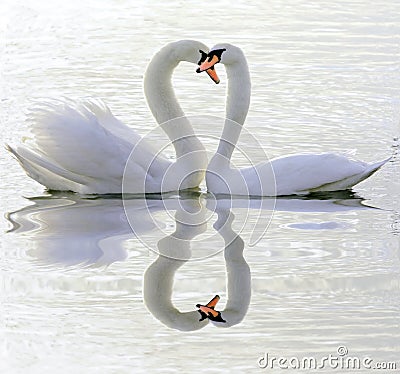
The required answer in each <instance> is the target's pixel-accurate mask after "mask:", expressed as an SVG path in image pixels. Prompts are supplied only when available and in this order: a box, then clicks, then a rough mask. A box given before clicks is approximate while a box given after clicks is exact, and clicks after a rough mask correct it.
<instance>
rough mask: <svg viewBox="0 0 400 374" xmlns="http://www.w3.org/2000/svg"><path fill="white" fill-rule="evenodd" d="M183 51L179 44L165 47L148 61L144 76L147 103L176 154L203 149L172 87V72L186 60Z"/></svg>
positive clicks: (178, 155)
mask: <svg viewBox="0 0 400 374" xmlns="http://www.w3.org/2000/svg"><path fill="white" fill-rule="evenodd" d="M180 52H181V51H180V48H179V45H176V44H172V45H167V46H166V47H164V48H162V49H161V50H160V51H159V52H158V53H157V54H156V55H155V56H154V57H153V59H152V60H151V62H150V63H149V65H148V67H147V70H146V73H145V77H144V92H145V96H146V99H147V103H148V106H149V108H150V110H151V112H152V114H153V116H154V118H155V119H156V121H157V123H158V124H160V125H162V129H163V130H164V131H165V133H166V134H167V136H168V137H169V139H170V140H171V142H172V144H173V146H174V148H175V151H176V154H177V157H180V156H182V155H184V154H187V153H189V152H191V151H194V150H203V149H204V148H203V146H202V145H201V143H200V141H199V140H198V139H197V137H196V136H195V134H194V131H193V127H192V125H191V123H190V121H189V120H188V119H187V118H186V117H185V116H184V112H183V110H182V108H181V107H180V105H179V103H178V101H177V99H176V96H175V93H174V89H173V87H172V82H171V79H172V74H173V72H174V70H175V68H176V67H177V66H178V64H179V62H181V61H184V60H185V56H184V55H183V52H182V53H180Z"/></svg>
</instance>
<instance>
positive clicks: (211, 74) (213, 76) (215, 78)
mask: <svg viewBox="0 0 400 374" xmlns="http://www.w3.org/2000/svg"><path fill="white" fill-rule="evenodd" d="M206 73H207V74H208V76H209V77H210V78H211V79H212V80H213V82H214V83H215V84H218V83H219V82H220V80H219V78H218V75H217V72H216V71H215V69H214V66H213V67H211V68H210V69H207V70H206Z"/></svg>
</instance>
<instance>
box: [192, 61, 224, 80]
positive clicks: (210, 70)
mask: <svg viewBox="0 0 400 374" xmlns="http://www.w3.org/2000/svg"><path fill="white" fill-rule="evenodd" d="M219 60H220V59H219V58H218V57H217V56H213V57H212V59H211V60H210V61H208V59H207V60H206V61H204V62H203V63H202V64H200V66H199V67H198V68H197V70H196V71H197V72H198V73H201V72H203V71H205V72H206V73H207V74H208V76H209V77H210V78H211V79H212V80H213V81H214V82H215V83H216V84H218V83H219V82H220V79H219V78H218V75H217V72H216V71H215V67H214V65H215V64H217V63H218V62H219Z"/></svg>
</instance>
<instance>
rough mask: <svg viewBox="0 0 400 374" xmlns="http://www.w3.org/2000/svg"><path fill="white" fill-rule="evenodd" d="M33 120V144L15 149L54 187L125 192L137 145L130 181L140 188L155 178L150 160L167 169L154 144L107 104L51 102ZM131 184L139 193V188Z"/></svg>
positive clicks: (38, 176) (35, 174)
mask: <svg viewBox="0 0 400 374" xmlns="http://www.w3.org/2000/svg"><path fill="white" fill-rule="evenodd" d="M30 119H31V121H32V133H33V135H34V143H35V144H34V145H33V147H24V146H20V147H17V148H11V147H10V148H9V150H10V151H11V152H12V153H13V154H14V155H15V156H16V157H17V159H18V160H19V162H20V163H21V165H22V166H23V167H24V169H25V170H26V171H27V173H28V175H30V176H31V177H32V178H33V179H35V180H37V181H38V182H39V183H41V184H44V185H45V186H46V187H48V188H51V189H58V190H73V191H77V192H82V193H120V192H121V184H122V177H123V173H124V168H125V164H126V161H127V160H128V158H129V156H130V153H131V151H132V149H133V148H135V147H136V148H137V152H136V154H135V156H137V157H136V158H135V160H134V162H130V163H129V177H130V183H134V184H135V183H137V184H138V185H140V188H139V191H138V192H141V189H142V185H143V181H144V180H145V178H146V176H147V177H148V179H149V180H150V182H151V181H152V180H151V178H152V175H151V174H150V173H147V167H148V160H149V159H154V161H153V165H152V167H153V168H152V170H153V172H154V170H155V172H158V171H160V169H161V172H162V170H163V168H164V166H163V165H164V163H165V161H164V160H162V159H161V158H159V157H154V153H153V152H152V150H151V147H148V144H147V143H145V142H144V141H143V142H141V141H140V140H141V139H142V138H141V137H140V136H139V135H138V134H137V133H135V132H134V131H133V130H132V129H130V128H129V127H127V126H125V125H123V124H122V123H121V122H120V121H119V120H118V119H116V118H115V117H114V116H113V115H112V113H111V112H110V111H109V109H108V108H107V107H106V106H103V107H101V106H99V105H97V104H94V103H91V102H89V103H85V104H81V105H77V106H75V107H74V106H72V105H70V104H69V103H50V104H46V105H43V106H41V107H38V108H35V109H34V110H33V111H32V113H31V115H30ZM139 150H140V152H139ZM139 156H140V157H139ZM155 183H156V182H155V181H154V182H153V184H155ZM76 184H78V185H80V186H77V185H76ZM131 188H132V191H133V192H134V191H135V188H136V187H135V185H133V186H132V185H131Z"/></svg>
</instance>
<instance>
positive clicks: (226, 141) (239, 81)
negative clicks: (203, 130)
mask: <svg viewBox="0 0 400 374" xmlns="http://www.w3.org/2000/svg"><path fill="white" fill-rule="evenodd" d="M235 52H236V56H235V57H236V58H235V60H234V61H233V62H232V63H230V64H225V68H226V72H227V77H228V95H227V100H226V118H225V123H224V129H223V131H222V135H221V139H220V142H219V145H218V150H217V153H219V154H220V155H222V156H224V157H226V158H227V159H228V160H229V159H230V158H231V156H232V153H233V151H234V149H235V146H236V143H237V142H238V139H239V136H240V132H241V130H242V126H243V124H244V121H245V119H246V116H247V112H248V110H249V106H250V95H251V83H250V73H249V68H248V66H247V62H246V58H245V57H244V54H243V52H242V51H241V50H240V49H238V48H235Z"/></svg>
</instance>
